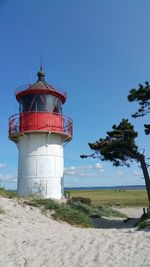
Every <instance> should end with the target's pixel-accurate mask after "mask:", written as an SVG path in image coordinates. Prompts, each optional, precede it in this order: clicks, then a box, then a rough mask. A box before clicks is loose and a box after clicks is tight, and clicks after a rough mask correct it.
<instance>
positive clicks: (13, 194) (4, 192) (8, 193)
mask: <svg viewBox="0 0 150 267" xmlns="http://www.w3.org/2000/svg"><path fill="white" fill-rule="evenodd" d="M0 196H2V197H8V198H16V197H17V198H18V197H19V195H18V194H17V193H16V192H13V191H10V190H6V189H4V188H2V187H0Z"/></svg>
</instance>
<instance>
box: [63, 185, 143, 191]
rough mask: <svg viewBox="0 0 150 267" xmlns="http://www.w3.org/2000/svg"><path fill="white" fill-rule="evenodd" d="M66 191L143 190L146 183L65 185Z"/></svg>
mask: <svg viewBox="0 0 150 267" xmlns="http://www.w3.org/2000/svg"><path fill="white" fill-rule="evenodd" d="M64 189H65V191H67V190H68V191H70V190H78V191H79V190H142V189H145V186H144V185H124V186H122V185H121V186H101V187H65V188H64Z"/></svg>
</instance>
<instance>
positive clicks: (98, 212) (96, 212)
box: [70, 201, 127, 218]
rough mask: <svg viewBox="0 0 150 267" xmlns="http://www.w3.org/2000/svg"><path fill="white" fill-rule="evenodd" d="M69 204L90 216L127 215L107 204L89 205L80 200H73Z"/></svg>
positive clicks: (123, 216) (124, 216) (122, 216)
mask: <svg viewBox="0 0 150 267" xmlns="http://www.w3.org/2000/svg"><path fill="white" fill-rule="evenodd" d="M70 206H71V207H72V208H74V209H76V210H80V211H82V212H84V213H85V214H87V215H88V216H90V217H93V216H96V217H121V218H126V217H127V216H126V215H125V214H123V213H121V212H119V211H116V210H114V209H112V208H109V207H107V206H102V205H101V206H100V205H99V206H95V207H93V206H89V205H86V204H83V203H81V202H79V201H78V202H73V203H71V204H70Z"/></svg>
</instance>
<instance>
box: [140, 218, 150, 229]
mask: <svg viewBox="0 0 150 267" xmlns="http://www.w3.org/2000/svg"><path fill="white" fill-rule="evenodd" d="M137 228H138V230H143V229H149V230H150V218H148V219H144V220H141V221H140V222H139V224H138V226H137Z"/></svg>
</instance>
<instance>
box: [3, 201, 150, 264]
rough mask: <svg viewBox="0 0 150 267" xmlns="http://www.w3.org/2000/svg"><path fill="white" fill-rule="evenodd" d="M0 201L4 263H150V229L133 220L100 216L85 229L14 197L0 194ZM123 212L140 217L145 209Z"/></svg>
mask: <svg viewBox="0 0 150 267" xmlns="http://www.w3.org/2000/svg"><path fill="white" fill-rule="evenodd" d="M0 207H2V208H3V209H4V210H5V213H4V214H0V267H70V266H72V267H108V266H118V267H126V266H128V267H137V266H142V267H148V266H150V231H137V230H136V228H134V227H133V222H134V220H131V221H129V222H127V223H124V222H123V220H122V219H117V218H115V219H109V220H106V218H102V220H100V221H97V227H98V228H97V229H92V228H91V229H89V228H88V229H81V228H77V227H72V226H71V225H68V224H66V223H60V222H57V221H54V220H53V219H51V218H49V217H48V216H46V215H44V214H42V213H41V211H40V210H39V209H38V208H33V207H30V206H27V205H23V204H18V202H17V200H14V199H7V198H0ZM123 212H125V213H126V214H127V215H128V216H129V217H131V218H134V219H135V220H137V219H138V217H140V215H141V214H142V209H137V208H135V209H133V208H132V209H129V208H128V209H124V210H123ZM102 227H103V228H102Z"/></svg>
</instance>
